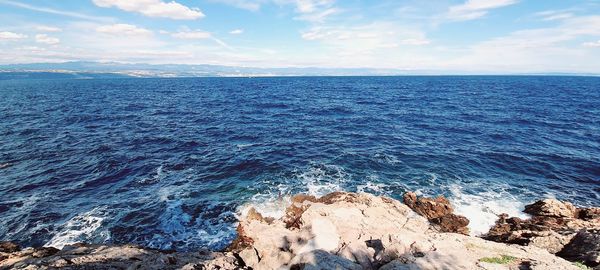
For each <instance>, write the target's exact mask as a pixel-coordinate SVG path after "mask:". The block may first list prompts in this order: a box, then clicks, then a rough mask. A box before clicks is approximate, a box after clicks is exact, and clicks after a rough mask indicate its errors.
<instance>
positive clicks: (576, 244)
mask: <svg viewBox="0 0 600 270" xmlns="http://www.w3.org/2000/svg"><path fill="white" fill-rule="evenodd" d="M557 255H558V256H560V257H563V258H566V259H568V260H570V261H576V262H582V263H584V264H586V265H588V266H591V267H599V266H600V230H581V231H579V232H578V233H577V235H575V237H573V240H571V242H569V243H568V244H567V245H566V246H565V247H564V248H563V249H562V250H561V251H560V252H558V254H557Z"/></svg>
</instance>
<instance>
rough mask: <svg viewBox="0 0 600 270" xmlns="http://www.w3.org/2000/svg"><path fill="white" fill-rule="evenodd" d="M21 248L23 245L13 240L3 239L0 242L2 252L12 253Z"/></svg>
mask: <svg viewBox="0 0 600 270" xmlns="http://www.w3.org/2000/svg"><path fill="white" fill-rule="evenodd" d="M19 250H21V247H19V245H17V244H16V243H13V242H8V241H2V242H0V252H5V253H12V252H17V251H19Z"/></svg>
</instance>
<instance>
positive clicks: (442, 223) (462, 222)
mask: <svg viewBox="0 0 600 270" xmlns="http://www.w3.org/2000/svg"><path fill="white" fill-rule="evenodd" d="M431 222H433V223H434V224H438V225H439V229H440V231H441V232H453V233H461V234H465V235H468V234H469V228H468V227H467V226H469V220H468V219H467V218H466V217H463V216H459V215H455V214H448V215H445V216H442V217H439V218H434V219H432V220H431Z"/></svg>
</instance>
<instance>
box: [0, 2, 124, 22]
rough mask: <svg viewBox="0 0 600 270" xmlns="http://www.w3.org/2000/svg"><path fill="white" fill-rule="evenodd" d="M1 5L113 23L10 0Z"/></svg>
mask: <svg viewBox="0 0 600 270" xmlns="http://www.w3.org/2000/svg"><path fill="white" fill-rule="evenodd" d="M0 3H2V4H7V5H11V6H15V7H19V8H23V9H27V10H33V11H37V12H43V13H48V14H54V15H60V16H65V17H71V18H77V19H83V20H90V21H99V22H107V21H113V19H112V18H107V17H99V16H91V15H86V14H82V13H77V12H70V11H63V10H58V9H52V8H46V7H39V6H32V5H28V4H25V3H21V2H15V1H10V0H0Z"/></svg>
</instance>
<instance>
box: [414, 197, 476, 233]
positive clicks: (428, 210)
mask: <svg viewBox="0 0 600 270" xmlns="http://www.w3.org/2000/svg"><path fill="white" fill-rule="evenodd" d="M404 203H405V204H406V205H407V206H408V207H410V208H411V209H412V210H413V211H415V212H416V213H418V214H419V215H421V216H424V217H425V218H427V219H428V220H429V222H431V223H432V224H433V225H436V228H437V229H438V230H439V231H440V232H452V233H461V234H464V235H468V234H469V228H468V227H467V226H468V225H469V220H468V219H467V218H466V217H464V216H459V215H456V214H454V208H452V205H451V204H450V201H448V199H446V198H444V197H442V196H440V197H437V198H435V199H430V198H425V197H420V198H418V197H417V194H415V193H413V192H407V193H406V194H404Z"/></svg>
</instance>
